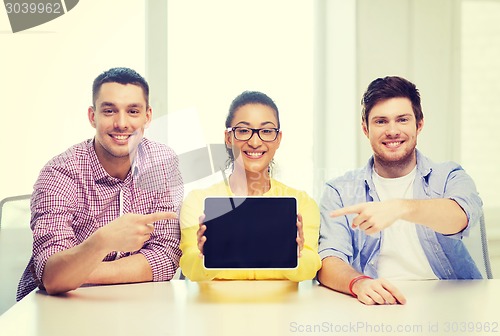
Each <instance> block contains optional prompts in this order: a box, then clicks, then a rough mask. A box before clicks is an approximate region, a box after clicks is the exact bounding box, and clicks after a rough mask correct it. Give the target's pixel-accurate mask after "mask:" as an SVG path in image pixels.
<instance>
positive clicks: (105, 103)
mask: <svg viewBox="0 0 500 336" xmlns="http://www.w3.org/2000/svg"><path fill="white" fill-rule="evenodd" d="M99 106H100V107H108V106H115V104H113V103H112V102H107V101H103V102H102V103H101V105H99Z"/></svg>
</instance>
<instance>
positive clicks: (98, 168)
mask: <svg viewBox="0 0 500 336" xmlns="http://www.w3.org/2000/svg"><path fill="white" fill-rule="evenodd" d="M94 141H95V139H90V140H89V141H88V142H87V150H88V153H89V157H90V166H91V168H92V172H93V175H94V180H95V182H96V183H98V184H103V183H110V182H112V183H120V182H124V181H122V180H120V179H118V178H116V177H113V176H111V175H109V174H108V172H107V171H106V170H105V169H104V167H103V166H102V165H101V163H100V162H99V158H98V157H97V153H96V151H95V148H94ZM143 141H144V139H142V141H141V142H140V143H139V146H138V147H137V155H136V157H135V159H134V162H132V168H131V171H132V172H133V176H136V175H137V174H138V173H139V172H140V171H141V168H140V167H142V166H141V162H142V159H141V157H142V156H143V151H142V146H141V144H142V142H143ZM130 178H131V174H130V171H129V172H128V174H127V177H126V178H125V181H127V180H128V179H130Z"/></svg>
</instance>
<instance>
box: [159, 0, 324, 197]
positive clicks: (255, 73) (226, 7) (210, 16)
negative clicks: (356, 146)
mask: <svg viewBox="0 0 500 336" xmlns="http://www.w3.org/2000/svg"><path fill="white" fill-rule="evenodd" d="M167 22H168V28H167V31H168V37H167V44H168V51H167V66H168V68H167V73H168V85H167V87H168V94H167V97H168V98H167V111H168V115H169V117H170V116H172V117H173V115H175V114H177V115H179V116H182V115H184V116H188V117H187V118H185V119H187V121H186V122H184V123H183V124H182V129H183V131H182V132H183V134H184V135H183V136H182V137H181V136H180V135H179V136H176V139H175V140H174V142H175V143H172V144H171V145H172V147H174V149H176V150H177V151H178V152H180V153H182V152H185V151H188V150H189V148H188V147H190V146H191V150H194V149H196V148H198V147H199V146H200V144H201V145H202V144H203V143H223V136H224V123H225V118H226V115H227V112H228V108H229V105H230V103H231V101H232V100H233V99H234V98H235V97H236V96H237V95H238V94H240V93H241V92H242V91H244V90H258V91H262V92H264V93H266V94H268V95H269V96H270V97H271V98H273V99H274V100H275V102H276V104H277V106H278V108H279V110H280V121H281V126H282V131H283V139H282V142H281V146H280V148H279V150H278V151H277V153H276V157H275V161H276V165H275V173H276V174H275V177H276V178H277V179H279V180H281V181H283V182H284V183H287V184H289V185H290V186H293V187H295V188H298V189H303V190H306V191H308V192H309V193H311V192H312V179H313V162H312V145H313V144H312V141H313V140H312V138H313V136H312V134H313V129H312V128H313V52H314V50H313V28H314V26H313V3H312V2H310V1H309V0H301V1H287V0H277V1H267V0H254V1H248V2H242V1H232V0H216V1H205V0H172V1H169V2H168V10H167ZM173 118H175V119H176V120H179V118H176V117H173ZM177 129H179V128H177ZM190 130H196V131H195V132H191V131H190ZM199 133H202V134H199Z"/></svg>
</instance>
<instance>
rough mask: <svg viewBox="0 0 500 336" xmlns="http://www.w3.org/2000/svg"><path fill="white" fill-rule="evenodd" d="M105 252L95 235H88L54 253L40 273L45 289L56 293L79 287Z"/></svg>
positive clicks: (100, 260) (50, 292)
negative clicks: (86, 237) (67, 247)
mask: <svg viewBox="0 0 500 336" xmlns="http://www.w3.org/2000/svg"><path fill="white" fill-rule="evenodd" d="M107 253H108V251H106V250H105V249H103V248H102V247H101V244H100V243H99V241H98V239H97V237H90V238H88V239H87V240H86V241H84V242H83V243H82V244H80V245H77V246H74V247H72V248H69V249H67V250H64V251H60V252H57V253H54V254H53V255H51V256H50V257H49V259H48V260H47V263H46V264H45V267H44V270H43V274H42V283H43V285H44V287H45V290H46V291H47V293H49V294H58V293H63V292H67V291H70V290H73V289H76V288H78V287H80V286H81V285H82V284H84V283H85V282H86V280H87V278H88V276H89V275H90V274H91V273H92V272H93V271H94V270H95V269H96V268H97V267H98V266H99V264H100V263H101V262H102V260H103V259H104V257H105V256H106V255H107Z"/></svg>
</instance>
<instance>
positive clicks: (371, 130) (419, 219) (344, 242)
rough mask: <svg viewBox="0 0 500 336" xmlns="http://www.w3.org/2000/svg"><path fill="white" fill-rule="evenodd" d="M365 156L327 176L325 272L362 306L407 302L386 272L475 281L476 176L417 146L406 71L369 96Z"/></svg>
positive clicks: (417, 122)
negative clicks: (470, 239) (362, 162)
mask: <svg viewBox="0 0 500 336" xmlns="http://www.w3.org/2000/svg"><path fill="white" fill-rule="evenodd" d="M362 107H363V111H362V128H363V132H364V134H365V135H366V137H367V138H368V139H369V141H370V144H371V146H372V149H373V156H372V157H371V158H370V160H369V161H368V164H367V165H366V166H365V167H364V168H362V169H358V170H354V171H350V172H348V173H346V174H345V175H344V176H341V177H338V178H336V179H333V180H331V181H329V182H327V184H326V189H325V191H324V194H323V197H322V200H321V204H320V210H321V229H320V238H319V254H320V256H321V258H322V268H321V270H320V271H319V273H318V280H319V281H320V282H321V283H322V284H323V285H324V286H327V287H329V288H331V289H333V290H336V291H339V292H344V293H350V294H352V295H353V296H354V297H357V299H358V300H359V301H361V302H362V303H364V304H395V303H401V304H404V303H405V302H406V299H405V297H404V295H403V294H402V293H401V292H400V291H399V290H398V289H397V288H396V287H395V286H394V285H393V284H391V283H390V282H389V281H388V280H387V279H391V280H428V279H478V278H481V273H480V272H479V270H478V269H477V267H476V265H475V263H474V261H473V260H472V258H471V256H470V254H469V252H468V251H467V249H466V247H465V246H464V244H463V242H462V240H461V238H462V237H463V236H465V235H467V234H468V232H469V230H470V227H471V226H472V225H475V224H476V223H477V222H478V221H479V219H480V217H481V215H482V201H481V199H480V198H479V196H478V193H477V191H476V187H475V185H474V182H473V181H472V179H471V178H470V176H469V175H467V174H466V173H465V171H464V170H463V169H462V167H460V166H459V165H458V164H456V163H453V162H446V163H434V162H432V161H431V160H429V159H428V158H427V157H425V156H424V155H422V153H420V152H419V151H418V150H417V149H416V145H417V136H418V135H419V133H420V132H421V130H422V128H423V125H424V118H423V113H422V107H421V104H420V94H419V92H418V89H417V88H416V87H415V85H414V84H413V83H411V82H409V81H408V80H406V79H404V78H400V77H385V78H378V79H376V80H374V81H373V82H372V83H370V85H369V86H368V89H367V91H366V92H365V94H364V95H363V99H362Z"/></svg>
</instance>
